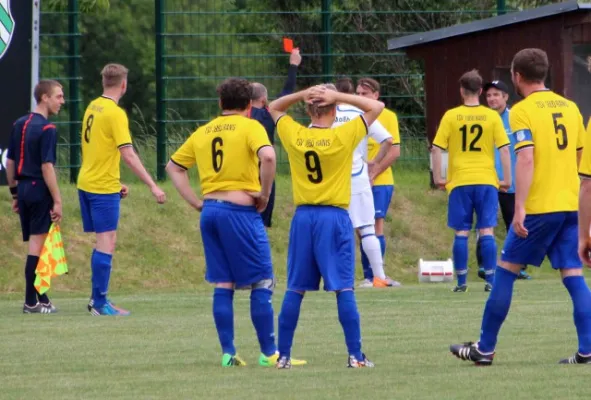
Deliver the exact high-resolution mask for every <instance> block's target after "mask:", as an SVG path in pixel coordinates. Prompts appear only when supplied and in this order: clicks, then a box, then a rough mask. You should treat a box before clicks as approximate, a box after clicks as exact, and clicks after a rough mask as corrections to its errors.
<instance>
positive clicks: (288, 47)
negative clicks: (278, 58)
mask: <svg viewBox="0 0 591 400" xmlns="http://www.w3.org/2000/svg"><path fill="white" fill-rule="evenodd" d="M292 50H293V40H291V39H289V38H283V51H285V52H286V53H291V52H292Z"/></svg>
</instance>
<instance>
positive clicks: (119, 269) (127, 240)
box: [0, 168, 548, 293]
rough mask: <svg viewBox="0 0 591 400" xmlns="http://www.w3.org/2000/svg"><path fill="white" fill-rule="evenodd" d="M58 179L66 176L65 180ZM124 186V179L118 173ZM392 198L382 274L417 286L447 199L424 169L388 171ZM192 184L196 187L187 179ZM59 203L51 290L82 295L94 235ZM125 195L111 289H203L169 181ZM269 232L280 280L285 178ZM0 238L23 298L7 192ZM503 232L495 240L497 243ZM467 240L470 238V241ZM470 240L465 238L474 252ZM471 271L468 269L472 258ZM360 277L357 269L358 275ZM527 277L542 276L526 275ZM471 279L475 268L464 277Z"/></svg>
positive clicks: (189, 214)
mask: <svg viewBox="0 0 591 400" xmlns="http://www.w3.org/2000/svg"><path fill="white" fill-rule="evenodd" d="M64 175H65V174H64ZM122 175H123V181H124V182H129V181H130V180H131V178H130V175H129V171H127V170H126V169H125V168H124V169H123V174H122ZM395 176H396V193H395V195H394V199H393V201H392V204H391V206H390V211H389V214H388V218H387V220H386V228H385V234H386V241H387V243H388V245H387V246H388V247H387V251H386V257H385V263H386V272H387V273H388V274H389V275H390V276H392V277H393V278H394V279H397V280H400V281H402V282H403V283H414V282H416V281H417V278H416V273H417V263H418V260H419V258H424V259H447V258H448V257H450V256H451V244H452V241H453V232H451V231H450V230H449V229H448V228H447V226H446V220H447V211H446V210H447V196H446V194H445V193H443V192H441V191H432V190H430V189H429V175H428V171H426V170H424V171H423V170H417V169H404V168H399V169H398V170H396V171H395ZM193 181H195V180H194V179H193ZM60 188H61V191H62V197H63V199H64V219H63V223H62V234H63V238H64V242H65V247H66V255H67V258H68V266H69V269H70V273H69V275H67V276H64V277H60V278H58V279H56V280H55V288H54V290H55V292H58V293H59V292H80V291H86V290H87V288H88V285H89V280H90V264H89V258H90V253H91V251H92V247H93V243H94V237H93V236H92V235H89V234H84V233H83V232H82V223H81V220H80V210H79V205H78V194H77V191H76V188H75V186H74V185H71V184H69V183H65V182H63V183H62V184H61V185H60ZM130 188H131V193H130V197H129V198H128V199H125V200H124V201H123V202H122V203H121V222H120V226H119V233H118V243H117V249H116V252H115V257H114V272H113V279H112V289H113V290H114V291H117V292H121V291H123V292H125V293H133V292H134V291H136V290H138V289H144V290H145V289H148V290H178V289H195V288H198V287H201V286H203V285H204V278H203V276H204V268H205V260H204V257H203V247H202V243H201V237H200V234H199V230H198V226H199V214H198V213H197V212H195V211H193V210H192V209H190V208H189V206H188V205H186V204H185V203H184V201H183V200H182V199H181V198H180V196H179V195H178V194H177V193H176V191H175V190H174V188H173V187H172V185H171V184H170V182H165V183H164V184H163V188H164V190H165V191H166V193H167V194H168V203H166V204H165V205H164V206H159V205H157V204H156V202H155V201H154V200H153V198H152V196H151V194H150V191H149V190H148V189H147V188H146V187H145V186H143V185H142V184H138V183H131V184H130ZM275 203H276V206H275V211H274V216H273V221H274V226H273V228H272V229H271V230H270V231H269V239H270V242H271V249H272V255H273V261H274V266H275V271H276V274H277V276H278V278H279V280H280V281H281V280H282V279H284V278H285V264H286V260H287V248H288V239H289V224H290V221H291V217H292V215H293V212H294V206H293V199H292V193H291V181H290V177H289V176H287V175H279V176H278V177H277V199H276V201H275ZM0 204H5V206H4V207H5V210H6V212H3V213H0V226H2V227H3V230H4V232H6V233H5V234H3V235H2V236H0V248H2V249H3V265H4V268H0V292H2V293H6V292H22V291H23V288H24V279H23V278H22V269H23V265H24V255H25V254H26V244H24V243H22V241H21V236H20V225H19V221H18V217H17V216H16V215H14V214H12V213H10V212H9V208H8V205H9V204H10V202H9V193H8V190H5V191H0ZM502 237H503V234H499V244H500V243H501V242H500V240H501V239H502ZM472 239H473V238H472ZM474 245H475V240H471V246H472V247H474ZM470 265H475V260H474V256H473V252H472V255H471V258H470ZM358 273H359V274H361V268H359V271H358ZM533 274H534V277H536V278H538V277H542V276H546V275H547V274H548V272H539V271H537V270H534V271H533ZM474 277H475V269H473V270H472V271H471V278H472V279H474Z"/></svg>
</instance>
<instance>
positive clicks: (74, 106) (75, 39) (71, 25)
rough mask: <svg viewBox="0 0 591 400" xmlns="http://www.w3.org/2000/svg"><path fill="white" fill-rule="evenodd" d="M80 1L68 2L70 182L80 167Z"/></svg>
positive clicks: (72, 0) (76, 176) (75, 178)
mask: <svg viewBox="0 0 591 400" xmlns="http://www.w3.org/2000/svg"><path fill="white" fill-rule="evenodd" d="M78 15H79V9H78V0H68V56H69V57H68V76H69V78H70V82H69V83H70V85H69V98H70V99H69V102H70V105H69V110H70V122H69V125H70V182H71V183H75V182H76V180H77V179H78V169H79V166H80V124H81V122H80V85H79V76H80V45H79V39H80V38H79V36H80V31H79V27H78Z"/></svg>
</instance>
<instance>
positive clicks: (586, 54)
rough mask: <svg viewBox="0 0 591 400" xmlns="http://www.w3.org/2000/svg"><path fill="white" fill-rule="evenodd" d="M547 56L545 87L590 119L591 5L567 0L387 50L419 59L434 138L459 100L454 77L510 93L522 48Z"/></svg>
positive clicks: (404, 40)
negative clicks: (473, 75) (478, 78)
mask: <svg viewBox="0 0 591 400" xmlns="http://www.w3.org/2000/svg"><path fill="white" fill-rule="evenodd" d="M528 47H537V48H541V49H543V50H545V51H546V52H547V53H548V58H549V60H550V73H549V76H548V81H547V85H548V87H550V88H551V89H552V90H554V91H555V92H557V93H560V94H562V95H563V96H566V97H568V98H570V99H572V100H574V101H575V102H577V104H578V105H579V107H580V108H581V112H582V113H583V117H584V118H585V121H587V120H588V118H589V116H590V115H591V74H590V71H591V67H590V63H591V3H588V4H585V3H582V2H578V1H568V2H564V3H559V4H552V5H548V6H544V7H540V8H536V9H531V10H526V11H522V12H516V13H510V14H505V15H500V16H497V17H493V18H488V19H484V20H480V21H476V22H471V23H468V24H462V25H456V26H452V27H449V28H443V29H437V30H434V31H430V32H425V33H418V34H414V35H410V36H404V37H400V38H396V39H391V40H389V41H388V50H390V51H392V50H398V51H399V50H404V51H405V52H406V53H407V55H408V56H409V57H410V58H411V59H416V60H421V61H423V63H424V64H423V65H424V70H425V92H426V124H427V126H426V128H427V137H428V139H429V143H431V141H432V140H433V138H434V136H435V133H436V130H437V126H438V124H439V121H440V119H441V117H442V116H443V114H444V113H445V111H446V110H447V109H449V108H452V107H454V106H456V105H458V104H459V103H460V102H461V98H460V94H459V84H458V79H459V78H460V76H461V75H462V74H463V73H464V72H466V71H469V70H471V69H473V68H476V69H478V70H479V71H480V73H481V74H482V76H483V78H484V80H485V81H489V80H494V79H500V80H502V81H504V82H505V83H506V84H507V85H508V86H509V87H510V89H511V92H512V93H511V99H510V104H513V103H515V102H516V101H518V100H519V97H518V96H517V94H515V93H514V91H513V84H512V82H511V74H510V67H511V61H512V59H513V56H514V54H515V53H516V52H518V51H519V50H521V49H523V48H528Z"/></svg>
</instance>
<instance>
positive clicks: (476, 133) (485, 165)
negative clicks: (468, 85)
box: [433, 105, 509, 192]
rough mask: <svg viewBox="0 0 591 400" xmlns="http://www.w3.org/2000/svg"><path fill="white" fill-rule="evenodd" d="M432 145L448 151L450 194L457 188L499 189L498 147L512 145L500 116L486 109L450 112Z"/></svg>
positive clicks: (473, 107)
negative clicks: (496, 166)
mask: <svg viewBox="0 0 591 400" xmlns="http://www.w3.org/2000/svg"><path fill="white" fill-rule="evenodd" d="M433 145H434V146H437V147H439V148H440V149H442V150H447V151H448V167H447V185H446V186H445V187H446V189H447V191H448V192H451V191H452V190H453V189H454V188H456V187H458V186H467V185H492V186H494V187H496V188H497V189H498V187H499V179H498V177H497V171H496V170H495V146H496V147H497V148H499V149H500V148H501V147H504V146H508V145H509V138H508V137H507V133H506V132H505V128H504V126H503V120H502V119H501V117H500V116H499V113H498V112H496V111H495V110H492V109H490V108H488V107H484V106H481V105H479V106H460V107H456V108H452V109H451V110H448V111H447V112H446V113H445V115H444V116H443V119H442V120H441V123H440V125H439V129H437V134H436V135H435V140H433Z"/></svg>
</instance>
